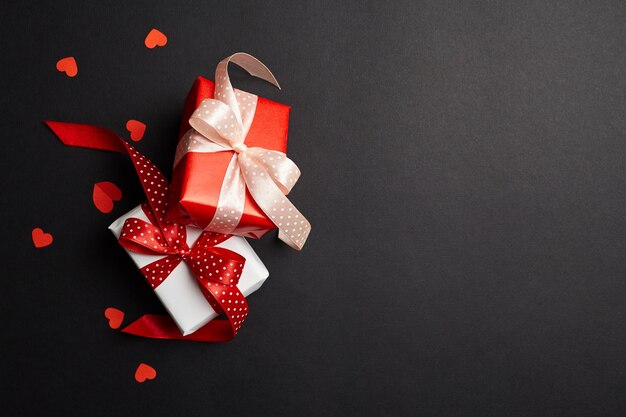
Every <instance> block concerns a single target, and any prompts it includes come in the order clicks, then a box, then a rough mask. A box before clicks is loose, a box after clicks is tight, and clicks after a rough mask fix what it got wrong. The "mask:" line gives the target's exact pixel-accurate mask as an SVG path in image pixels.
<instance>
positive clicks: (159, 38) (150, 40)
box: [144, 29, 167, 49]
mask: <svg viewBox="0 0 626 417" xmlns="http://www.w3.org/2000/svg"><path fill="white" fill-rule="evenodd" d="M166 43H167V36H165V35H164V34H163V32H161V31H159V30H156V29H152V30H151V31H150V33H148V36H146V40H145V41H144V44H146V47H147V48H150V49H152V48H154V47H155V46H165V44H166Z"/></svg>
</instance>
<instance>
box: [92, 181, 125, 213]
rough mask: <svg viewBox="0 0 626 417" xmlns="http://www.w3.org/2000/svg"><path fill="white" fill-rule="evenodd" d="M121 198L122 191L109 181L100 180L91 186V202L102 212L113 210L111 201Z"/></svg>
mask: <svg viewBox="0 0 626 417" xmlns="http://www.w3.org/2000/svg"><path fill="white" fill-rule="evenodd" d="M121 199H122V191H121V190H120V189H119V188H118V187H117V185H115V184H113V183H112V182H109V181H102V182H98V183H96V184H94V186H93V203H94V204H95V205H96V208H97V209H98V210H100V211H101V212H103V213H110V212H111V210H113V202H114V201H120V200H121Z"/></svg>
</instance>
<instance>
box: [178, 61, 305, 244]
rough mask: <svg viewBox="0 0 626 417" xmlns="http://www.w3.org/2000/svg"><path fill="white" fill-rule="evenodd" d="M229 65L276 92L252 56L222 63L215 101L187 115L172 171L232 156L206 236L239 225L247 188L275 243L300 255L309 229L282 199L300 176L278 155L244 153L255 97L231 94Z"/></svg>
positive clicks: (257, 149) (267, 73)
mask: <svg viewBox="0 0 626 417" xmlns="http://www.w3.org/2000/svg"><path fill="white" fill-rule="evenodd" d="M230 62H233V63H235V64H237V65H239V66H240V67H242V68H243V69H245V70H246V71H247V72H248V73H249V74H250V75H252V76H255V77H258V78H261V79H263V80H265V81H267V82H269V83H271V84H273V85H275V86H276V87H278V88H280V86H279V85H278V81H276V78H275V77H274V75H273V74H272V73H271V72H270V70H269V69H268V68H267V67H266V66H265V65H263V63H261V61H259V60H258V59H256V58H254V57H253V56H251V55H248V54H246V53H242V52H239V53H236V54H234V55H231V56H229V57H228V58H226V59H224V60H223V61H221V62H220V63H219V64H218V65H217V69H216V70H215V94H214V97H215V98H212V99H204V100H202V102H201V103H200V105H199V106H198V108H197V109H196V110H195V112H194V113H193V114H192V116H191V118H190V119H189V124H190V125H191V126H192V129H190V130H189V131H188V132H187V133H186V134H185V135H184V136H183V137H182V138H181V141H180V143H179V145H178V148H177V150H176V158H175V161H174V166H176V164H178V162H179V161H180V160H181V159H182V157H183V156H184V155H185V154H186V153H187V152H207V153H211V152H228V151H231V152H233V156H232V159H231V160H230V163H229V165H228V168H227V170H226V175H225V177H224V182H223V183H222V188H221V191H220V196H219V199H218V203H217V210H216V212H215V215H214V217H213V219H212V220H211V222H210V223H209V225H208V226H207V227H206V228H205V230H210V231H214V232H219V233H224V234H230V233H232V232H233V231H234V230H235V228H236V227H237V225H238V224H239V221H240V220H241V216H242V214H243V210H244V203H245V195H246V194H245V192H246V188H247V189H248V191H249V192H250V194H251V195H252V198H253V199H254V201H256V203H257V204H258V205H259V207H260V208H261V210H263V212H264V213H265V214H266V215H267V217H268V218H269V219H270V220H271V221H272V222H273V223H274V224H275V225H276V227H278V230H279V233H278V238H279V239H280V240H282V241H283V242H285V243H287V244H288V245H289V246H291V247H292V248H294V249H297V250H300V249H302V247H303V245H304V243H305V242H306V239H307V237H308V235H309V233H310V231H311V224H310V223H309V222H308V220H307V219H306V218H305V217H304V216H303V215H302V213H300V212H299V211H298V209H297V208H296V207H295V206H294V205H293V204H292V203H291V202H290V201H289V199H288V198H287V197H286V195H288V194H289V192H290V191H291V188H292V187H293V186H294V185H295V183H296V182H297V181H298V178H299V177H300V170H299V169H298V167H297V166H296V164H295V163H293V161H291V160H290V159H289V158H287V155H285V154H284V153H283V152H278V151H274V150H269V149H265V148H261V147H250V148H249V147H247V146H246V144H245V143H244V142H245V138H246V135H247V133H248V130H249V129H250V125H251V124H252V120H253V118H254V113H255V108H256V100H257V96H255V95H253V94H249V93H246V92H243V91H235V90H234V89H233V86H232V85H231V83H230V78H229V76H228V64H229V63H230Z"/></svg>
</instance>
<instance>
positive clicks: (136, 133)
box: [126, 119, 146, 142]
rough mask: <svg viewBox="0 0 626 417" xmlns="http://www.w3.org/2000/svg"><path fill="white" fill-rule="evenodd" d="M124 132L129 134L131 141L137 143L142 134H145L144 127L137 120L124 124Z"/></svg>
mask: <svg viewBox="0 0 626 417" xmlns="http://www.w3.org/2000/svg"><path fill="white" fill-rule="evenodd" d="M126 130H128V131H129V132H130V138H131V139H132V140H133V141H135V142H139V141H140V140H141V138H143V134H144V133H145V132H146V125H145V123H142V122H140V121H139V120H132V119H131V120H129V121H127V122H126Z"/></svg>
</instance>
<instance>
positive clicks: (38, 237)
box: [31, 227, 54, 248]
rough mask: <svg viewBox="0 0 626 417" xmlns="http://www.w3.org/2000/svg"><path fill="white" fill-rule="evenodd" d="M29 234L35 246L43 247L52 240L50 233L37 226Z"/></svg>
mask: <svg viewBox="0 0 626 417" xmlns="http://www.w3.org/2000/svg"><path fill="white" fill-rule="evenodd" d="M31 235H32V237H33V243H34V244H35V247H36V248H43V247H45V246H48V245H51V244H52V241H53V240H54V239H53V238H52V235H51V234H50V233H45V232H44V231H43V230H41V229H40V228H39V227H36V228H34V229H33V232H32V233H31Z"/></svg>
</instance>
